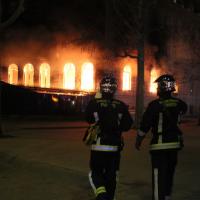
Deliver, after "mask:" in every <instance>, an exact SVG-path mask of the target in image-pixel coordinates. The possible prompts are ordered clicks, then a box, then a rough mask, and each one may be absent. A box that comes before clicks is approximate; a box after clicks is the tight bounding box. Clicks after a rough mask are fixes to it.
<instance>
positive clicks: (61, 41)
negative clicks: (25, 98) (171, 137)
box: [0, 0, 200, 114]
mask: <svg viewBox="0 0 200 200" xmlns="http://www.w3.org/2000/svg"><path fill="white" fill-rule="evenodd" d="M30 2H31V1H30ZM63 2H65V1H63ZM89 2H90V4H89V5H86V4H85V3H82V4H84V5H82V6H80V7H79V9H78V14H80V15H81V14H82V15H81V17H80V18H81V19H83V18H86V19H87V20H86V19H85V21H81V24H84V25H85V26H84V28H87V32H90V33H91V34H89V35H90V36H91V35H93V36H95V39H94V38H93V39H91V37H89V39H88V38H87V37H81V36H80V35H81V33H85V32H84V31H82V32H81V33H79V31H80V29H81V28H80V27H78V28H77V30H75V27H74V26H71V25H70V26H67V25H68V24H69V19H72V18H71V16H72V14H71V15H70V11H69V10H68V11H69V12H67V13H69V15H68V16H67V17H66V18H65V19H66V20H67V23H66V24H67V25H66V24H65V23H64V22H65V20H63V17H64V16H63V15H61V18H58V20H57V21H56V20H55V19H54V21H53V22H51V23H52V24H53V25H51V29H52V30H53V31H52V32H53V33H51V32H50V31H49V30H48V29H47V28H45V27H44V25H40V26H39V27H37V28H36V27H35V26H30V27H28V28H24V27H23V28H21V27H20V26H19V27H20V28H18V29H15V30H14V29H10V30H8V34H6V36H5V38H6V40H5V41H4V42H3V44H2V45H1V47H2V49H1V55H0V57H1V62H0V65H1V80H2V81H4V82H6V83H9V84H11V85H16V86H20V87H23V88H28V89H30V90H32V91H35V92H36V93H39V94H49V95H51V98H50V99H51V101H52V102H54V104H58V103H59V96H58V95H60V96H61V95H68V96H70V95H71V96H73V98H71V99H74V97H80V96H82V97H86V96H87V95H94V94H95V92H96V91H98V89H99V81H100V79H101V77H102V76H103V74H104V73H105V72H111V73H113V74H114V75H115V76H116V77H117V79H118V92H117V97H118V98H119V99H121V100H123V101H124V102H126V103H127V104H128V105H129V108H130V109H132V110H135V98H136V79H137V59H136V58H129V57H126V58H122V57H120V56H113V54H112V53H113V52H110V51H108V50H107V48H104V47H105V46H106V45H108V46H109V42H111V40H112V38H115V39H116V40H114V43H117V45H119V46H120V45H121V43H120V42H121V38H119V37H118V36H120V37H122V36H123V37H124V38H125V33H126V32H127V27H125V26H124V24H123V23H122V22H121V21H120V20H119V19H118V18H119V16H118V18H117V19H118V20H115V19H113V18H112V17H111V16H113V15H111V14H113V13H112V12H114V11H113V10H112V9H114V8H112V9H111V10H109V12H111V13H109V12H108V13H107V14H105V8H104V3H99V2H98V4H99V5H98V8H101V9H104V12H99V11H98V10H97V9H96V10H95V6H97V5H96V4H97V2H96V1H89ZM102 2H103V1H102ZM106 2H108V1H106ZM156 2H157V4H158V6H157V12H154V14H155V13H156V14H157V16H156V18H154V20H153V24H154V26H153V27H151V29H150V30H149V32H150V34H149V35H148V37H147V39H146V41H145V63H144V65H145V82H144V89H145V94H144V96H145V105H146V104H147V103H148V102H149V101H150V100H152V98H155V96H156V85H155V83H154V80H155V79H156V78H157V77H158V76H159V75H161V74H163V73H170V74H173V75H174V76H175V78H176V80H177V86H176V94H175V95H178V96H179V97H181V98H182V99H184V100H185V101H186V102H187V103H188V104H189V107H190V111H189V112H190V113H191V114H197V111H198V109H199V106H200V105H199V102H200V99H199V95H198V92H197V91H199V88H200V83H199V80H200V78H199V77H200V75H199V74H200V70H199V63H200V61H199V56H198V55H199V51H197V49H198V48H197V47H195V45H196V44H198V43H199V41H200V33H199V31H194V30H196V29H197V28H196V27H198V30H200V27H199V24H200V23H199V21H200V19H199V16H198V15H196V14H195V13H193V12H192V10H191V8H184V6H182V5H181V6H180V5H179V4H178V3H176V1H170V0H168V1H159V0H158V1H156ZM32 3H33V4H39V3H36V2H35V3H34V1H32ZM119 3H121V2H120V1H119ZM52 4H53V3H52ZM66 4H69V5H70V6H68V7H67V6H66V7H65V8H66V9H67V8H70V10H73V8H74V7H73V6H75V7H76V6H77V5H78V3H77V4H73V3H70V2H69V3H68V2H66ZM79 4H81V2H79ZM45 6H46V4H45ZM83 6H84V12H83V10H82V7H83ZM110 6H112V5H110ZM38 7H39V5H38ZM62 7H64V6H60V7H59V8H55V6H52V7H51V9H52V10H53V11H55V12H56V13H62V12H61V10H60V9H62ZM124 8H125V7H124ZM29 11H30V10H29ZM62 11H63V10H62ZM79 11H82V12H79ZM118 11H121V12H123V11H124V10H123V9H122V10H118ZM40 12H41V13H40ZM40 12H39V11H38V13H40V14H41V16H42V17H43V15H44V13H43V12H42V11H40ZM76 12H77V10H76ZM106 12H107V11H106ZM64 13H66V12H65V10H64ZM102 13H103V14H104V16H102ZM125 13H126V14H127V15H128V14H129V13H128V12H125ZM32 14H33V15H34V12H33V13H32ZM89 14H91V16H93V17H91V18H90V20H91V22H90V20H88V18H87V17H88V16H89ZM115 14H117V13H116V12H115ZM41 16H39V17H38V16H37V17H38V20H39V19H40V20H41ZM86 16H87V17H86ZM94 16H95V17H98V16H99V18H98V19H97V18H95V17H94ZM177 16H185V17H181V18H180V17H179V18H177ZM25 17H27V16H26V13H25V15H24V18H25ZM154 17H155V16H154ZM68 18H69V19H68ZM77 18H78V17H77ZM80 18H79V20H80ZM48 19H51V20H53V16H48ZM174 19H176V20H174ZM31 20H33V19H32V18H31ZM42 20H43V21H44V18H42ZM51 20H50V21H51ZM73 20H74V19H72V21H73ZM114 20H115V23H113V21H114ZM25 21H26V20H25ZM191 21H192V22H193V23H191ZM86 22H87V23H86ZM89 22H90V23H89ZM28 23H30V19H29V21H28ZM48 23H50V22H48ZM120 23H121V24H120ZM75 24H77V22H76V23H75ZM113 24H114V26H115V27H113ZM155 24H156V25H155ZM158 24H159V26H158ZM105 25H106V26H105ZM54 26H55V27H56V31H55V30H54V29H53V28H52V27H54ZM80 26H81V25H80ZM88 27H89V28H90V29H89V28H88ZM91 27H92V28H93V29H95V31H94V30H93V29H92V28H91ZM105 27H106V28H105ZM163 27H165V28H163ZM84 28H82V29H84ZM118 28H119V31H116V29H118ZM57 29H58V30H57ZM103 29H106V30H103ZM112 29H113V30H112ZM102 30H103V31H102ZM155 30H156V31H155ZM120 31H121V32H120ZM77 32H78V33H77ZM183 33H184V34H183ZM131 34H132V35H131V39H130V37H129V38H125V39H126V40H128V42H130V43H131V42H132V41H131V40H133V39H132V38H134V39H135V37H134V34H135V32H134V30H133V31H132V32H131ZM191 35H192V37H190V36H191ZM132 36H133V37H132ZM104 37H106V38H107V39H106V41H107V43H108V44H107V43H106V44H105V41H104V45H101V44H99V43H103V42H102V41H103V40H104V39H105V38H104ZM77 38H81V40H84V41H83V42H82V43H81V44H77ZM102 38H103V39H102ZM110 38H111V39H110ZM189 38H192V39H189ZM90 39H91V41H92V42H91V41H90ZM122 39H123V38H122ZM125 39H124V40H125ZM78 40H79V39H78ZM88 40H89V42H88ZM98 40H99V42H98ZM88 43H90V44H89V45H88ZM111 46H112V45H111ZM111 51H112V49H111ZM132 51H135V49H134V48H133V49H132ZM71 96H70V97H71ZM66 99H67V98H66ZM66 101H67V100H66ZM72 102H74V101H73V100H72V101H71V104H73V103H72Z"/></svg>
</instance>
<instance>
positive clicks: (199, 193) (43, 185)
mask: <svg viewBox="0 0 200 200" xmlns="http://www.w3.org/2000/svg"><path fill="white" fill-rule="evenodd" d="M85 127H86V123H84V122H66V121H64V120H63V119H58V118H57V119H53V118H51V119H48V120H47V119H45V118H43V119H38V118H35V119H31V118H29V119H26V120H25V119H24V118H10V119H7V120H6V121H4V123H3V129H4V133H5V134H6V135H12V136H13V137H5V138H3V139H2V138H1V139H0V199H1V200H91V199H93V194H92V191H91V189H90V186H89V183H88V179H87V174H88V171H89V168H88V159H89V149H88V148H87V147H85V146H84V145H83V144H82V141H81V139H82V136H83V134H84V130H85ZM181 127H182V129H183V130H184V132H185V149H184V150H183V151H182V152H180V155H179V163H178V167H177V173H176V177H175V186H174V198H173V200H199V199H200V187H199V182H200V170H199V168H200V158H199V154H200V145H199V141H200V127H199V126H197V125H196V121H187V122H185V123H184V124H183V125H182V126H181ZM134 139H135V132H134V131H133V130H131V131H129V132H128V133H126V134H125V144H126V145H125V149H124V151H123V153H122V160H121V171H120V175H119V184H118V190H117V200H150V199H151V174H150V160H149V154H148V142H149V137H147V138H146V139H145V141H144V146H143V148H142V150H141V151H140V152H137V151H135V150H134V148H133V143H134Z"/></svg>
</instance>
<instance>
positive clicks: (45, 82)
mask: <svg viewBox="0 0 200 200" xmlns="http://www.w3.org/2000/svg"><path fill="white" fill-rule="evenodd" d="M40 87H44V88H50V66H49V64H47V63H42V64H41V65H40Z"/></svg>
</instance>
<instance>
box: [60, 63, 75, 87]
mask: <svg viewBox="0 0 200 200" xmlns="http://www.w3.org/2000/svg"><path fill="white" fill-rule="evenodd" d="M75 75H76V71H75V65H74V64H72V63H67V64H65V66H64V74H63V87H64V88H65V89H70V90H73V89H75Z"/></svg>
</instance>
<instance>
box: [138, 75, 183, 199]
mask: <svg viewBox="0 0 200 200" xmlns="http://www.w3.org/2000/svg"><path fill="white" fill-rule="evenodd" d="M155 83H157V85H158V87H157V95H158V97H159V98H158V99H156V100H153V101H152V102H150V103H149V105H148V107H147V108H146V110H145V112H144V114H143V118H142V121H141V124H140V128H139V130H138V131H137V137H136V143H135V147H136V149H137V150H140V146H141V143H142V140H143V139H144V137H145V135H146V134H147V132H148V131H149V130H151V132H152V139H151V143H150V155H151V162H152V189H153V195H152V199H153V200H171V194H172V186H173V177H174V172H175V168H176V164H177V154H178V150H180V149H182V148H183V137H182V132H181V130H180V129H179V127H178V122H179V120H178V119H179V115H182V114H184V113H186V111H187V105H186V103H185V102H184V101H182V100H180V99H178V98H175V97H172V92H174V91H175V79H174V77H173V76H172V75H169V74H165V75H162V76H160V77H159V78H158V79H156V80H155Z"/></svg>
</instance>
